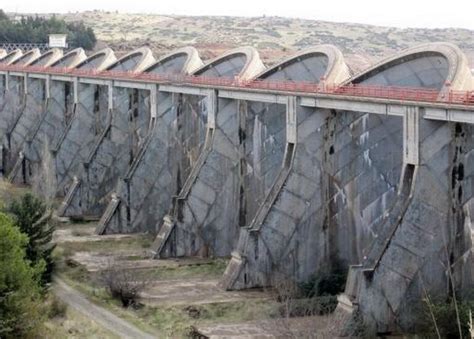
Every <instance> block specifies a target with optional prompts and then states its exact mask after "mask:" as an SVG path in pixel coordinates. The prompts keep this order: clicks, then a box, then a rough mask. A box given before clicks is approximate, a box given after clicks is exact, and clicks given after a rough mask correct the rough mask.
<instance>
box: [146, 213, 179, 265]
mask: <svg viewBox="0 0 474 339" xmlns="http://www.w3.org/2000/svg"><path fill="white" fill-rule="evenodd" d="M175 225H176V224H175V222H174V220H173V218H172V217H171V216H170V215H166V216H165V217H164V218H163V224H162V225H161V228H160V231H159V232H158V234H157V235H156V238H155V241H153V244H152V245H151V252H152V257H153V258H160V253H161V251H162V250H163V248H164V247H165V245H166V242H167V241H168V239H169V236H170V235H171V232H172V231H173V229H174V227H175Z"/></svg>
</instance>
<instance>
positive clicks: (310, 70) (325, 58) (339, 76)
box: [256, 45, 350, 84]
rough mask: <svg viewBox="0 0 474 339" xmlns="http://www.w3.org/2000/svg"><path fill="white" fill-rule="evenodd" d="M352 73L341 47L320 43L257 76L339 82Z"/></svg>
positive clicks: (284, 79) (268, 78)
mask: <svg viewBox="0 0 474 339" xmlns="http://www.w3.org/2000/svg"><path fill="white" fill-rule="evenodd" d="M349 75H350V72H349V68H348V67H347V65H346V64H345V62H344V57H343V55H342V53H341V51H340V50H339V49H337V48H336V47H335V46H332V45H320V46H316V47H313V48H309V49H305V50H302V51H300V52H298V53H297V54H294V55H291V56H290V57H288V58H287V59H284V60H283V61H281V62H279V63H278V64H276V65H275V66H273V67H272V68H270V69H268V70H265V71H263V72H262V73H261V74H259V75H258V76H257V77H256V78H257V79H262V80H263V79H265V80H282V81H305V82H313V83H319V82H320V81H321V80H322V79H323V80H324V81H325V82H326V83H331V84H339V83H341V82H342V81H344V80H345V79H347V78H348V77H349Z"/></svg>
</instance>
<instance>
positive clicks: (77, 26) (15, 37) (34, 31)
mask: <svg viewBox="0 0 474 339" xmlns="http://www.w3.org/2000/svg"><path fill="white" fill-rule="evenodd" d="M55 33H61V34H67V35H68V37H67V40H68V42H69V45H70V47H82V48H84V49H87V50H91V49H93V48H94V46H95V43H96V41H97V39H96V37H95V34H94V31H93V30H92V28H90V27H87V26H86V25H84V23H82V22H81V21H77V22H66V21H64V20H63V19H60V18H57V17H56V16H51V17H49V18H44V17H39V16H23V17H21V18H19V19H18V20H12V19H11V18H10V17H9V16H7V15H6V14H5V13H4V12H3V11H2V10H0V43H8V42H16V43H24V42H32V43H47V42H48V35H49V34H55Z"/></svg>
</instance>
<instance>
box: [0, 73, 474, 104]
mask: <svg viewBox="0 0 474 339" xmlns="http://www.w3.org/2000/svg"><path fill="white" fill-rule="evenodd" d="M0 71H13V72H29V73H45V74H55V75H65V76H79V77H90V78H106V79H107V78H113V79H117V80H137V81H140V80H143V81H153V82H157V83H165V84H175V85H204V86H220V87H229V88H240V89H260V90H275V91H286V92H298V93H321V94H332V95H341V96H357V97H369V98H384V99H394V100H406V101H419V102H440V103H452V104H460V105H469V106H474V91H455V90H445V91H443V92H439V91H438V90H436V89H426V88H417V87H396V86H373V85H360V84H356V85H353V84H349V85H345V86H334V85H327V84H325V82H324V79H321V82H320V83H318V84H316V83H311V82H304V81H272V80H259V79H257V80H242V79H240V78H238V77H234V78H217V77H206V76H193V75H181V74H154V73H133V72H124V71H97V70H89V69H87V70H82V69H67V68H59V67H42V66H16V65H2V64H0Z"/></svg>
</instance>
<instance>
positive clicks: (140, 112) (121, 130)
mask: <svg viewBox="0 0 474 339" xmlns="http://www.w3.org/2000/svg"><path fill="white" fill-rule="evenodd" d="M182 56H183V51H181V52H178V53H177V54H176V57H177V58H178V60H176V59H174V58H171V57H169V56H166V57H165V58H164V59H163V60H160V61H158V62H157V63H153V64H152V65H151V66H148V67H147V69H145V72H148V71H150V72H153V73H158V74H160V73H161V74H163V73H162V72H170V73H180V72H181V68H182V67H183V66H188V65H190V66H191V65H192V64H193V63H194V64H195V63H197V64H199V61H200V60H196V58H195V56H196V54H194V53H192V54H189V58H188V57H186V55H185V58H184V59H183V58H182ZM114 99H115V103H114V114H113V117H112V122H111V125H110V130H109V132H108V134H107V135H106V136H105V137H104V138H103V139H101V140H100V141H99V143H98V144H97V145H96V147H95V149H94V153H93V156H91V157H90V158H89V159H88V163H87V167H85V169H84V171H83V173H82V176H81V177H80V180H81V189H80V191H77V192H78V193H77V194H80V197H79V198H77V199H80V204H81V207H82V211H76V212H75V213H79V212H82V214H87V215H97V216H100V215H101V214H102V213H103V212H104V210H105V207H106V206H107V204H108V203H109V202H110V196H111V194H112V193H113V192H114V190H115V189H116V186H117V183H118V182H119V180H120V178H122V177H124V176H125V175H126V173H127V171H128V169H129V168H130V166H132V164H133V162H134V160H135V159H136V158H137V157H138V156H139V154H140V153H141V152H142V151H141V149H142V148H143V147H145V146H144V145H145V144H146V143H147V139H148V138H149V135H150V133H152V129H154V128H155V124H156V109H157V100H156V99H157V89H156V86H149V87H148V88H146V89H138V88H137V89H133V88H132V89H129V88H115V89H114ZM77 199H76V198H73V200H72V201H75V200H77Z"/></svg>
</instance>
